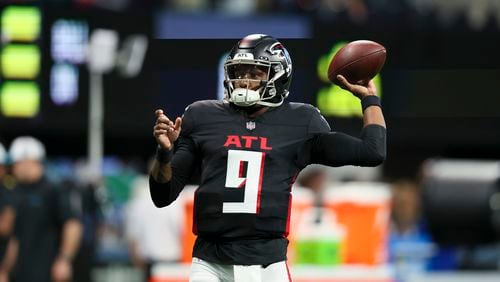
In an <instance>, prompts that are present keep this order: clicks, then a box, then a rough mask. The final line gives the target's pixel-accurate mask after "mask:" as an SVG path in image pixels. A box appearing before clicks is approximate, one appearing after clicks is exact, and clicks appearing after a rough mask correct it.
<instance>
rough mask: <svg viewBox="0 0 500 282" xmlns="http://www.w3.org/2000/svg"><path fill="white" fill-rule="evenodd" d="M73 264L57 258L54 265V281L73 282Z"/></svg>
mask: <svg viewBox="0 0 500 282" xmlns="http://www.w3.org/2000/svg"><path fill="white" fill-rule="evenodd" d="M71 272H72V271H71V262H70V261H69V260H67V259H64V258H56V260H55V261H54V264H53V265H52V281H54V282H69V281H71Z"/></svg>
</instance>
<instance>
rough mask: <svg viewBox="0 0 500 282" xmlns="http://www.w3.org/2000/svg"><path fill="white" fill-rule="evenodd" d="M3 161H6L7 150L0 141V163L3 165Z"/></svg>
mask: <svg viewBox="0 0 500 282" xmlns="http://www.w3.org/2000/svg"><path fill="white" fill-rule="evenodd" d="M5 163H7V152H6V151H5V147H4V146H3V145H2V143H0V165H4V164H5Z"/></svg>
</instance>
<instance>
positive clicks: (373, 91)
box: [337, 74, 377, 99]
mask: <svg viewBox="0 0 500 282" xmlns="http://www.w3.org/2000/svg"><path fill="white" fill-rule="evenodd" d="M337 79H338V81H339V82H340V87H342V88H343V89H345V90H347V91H349V92H351V93H352V94H353V95H354V96H356V97H358V98H359V99H363V98H364V97H366V96H370V95H375V96H377V88H376V87H375V83H373V80H370V81H369V82H368V83H366V84H352V83H350V82H349V81H347V79H346V78H345V77H344V76H342V75H340V74H339V75H337Z"/></svg>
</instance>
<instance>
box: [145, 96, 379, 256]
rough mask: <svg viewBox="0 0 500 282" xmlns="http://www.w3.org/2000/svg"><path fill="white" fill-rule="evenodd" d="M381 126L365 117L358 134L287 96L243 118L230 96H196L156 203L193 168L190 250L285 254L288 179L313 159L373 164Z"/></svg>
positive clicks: (175, 191)
mask: <svg viewBox="0 0 500 282" xmlns="http://www.w3.org/2000/svg"><path fill="white" fill-rule="evenodd" d="M385 148H386V130H385V127H383V126H381V125H378V124H368V125H365V126H364V127H363V129H362V130H361V138H356V137H352V136H349V135H346V134H343V133H340V132H330V127H329V125H328V123H327V122H326V121H325V119H324V118H323V117H322V116H321V114H320V113H319V111H318V110H317V109H316V108H314V107H313V106H311V105H307V104H301V103H288V102H285V103H284V104H283V105H281V106H280V107H276V108H269V109H268V110H267V112H265V113H263V114H261V115H259V116H258V117H256V118H248V117H247V116H246V115H244V114H242V113H241V112H240V111H238V109H237V108H236V107H234V106H232V105H230V104H229V103H226V102H222V101H200V102H196V103H193V104H192V105H190V106H189V107H188V108H186V111H185V113H184V116H183V124H182V130H181V134H180V137H179V139H178V140H177V142H176V145H175V153H174V155H173V158H172V161H171V166H172V179H171V180H170V181H169V182H167V183H158V182H156V181H155V180H154V178H152V177H150V191H151V197H152V199H153V202H154V203H155V205H157V206H158V207H162V206H166V205H169V204H170V203H171V202H172V201H174V200H175V199H176V198H177V196H178V195H179V193H180V191H181V190H182V188H183V187H184V185H185V184H186V183H187V182H188V180H189V179H190V178H191V175H192V173H193V171H196V170H197V168H199V169H200V171H201V180H200V185H199V187H198V189H197V190H196V192H195V200H194V222H193V223H194V226H193V232H194V233H195V234H196V235H198V237H197V240H196V243H195V246H194V249H193V256H195V257H198V258H201V259H204V260H207V261H210V262H216V263H226V264H243V265H252V264H253V265H255V264H261V265H266V264H270V263H273V262H277V261H281V260H285V259H286V249H287V244H288V241H287V239H286V237H287V235H288V228H289V216H290V207H291V201H292V196H291V193H290V192H291V186H292V184H293V183H294V181H295V177H296V176H297V174H298V173H299V172H300V170H301V169H302V168H304V167H305V166H307V165H308V164H310V163H319V164H324V165H329V166H342V165H346V164H350V165H360V166H376V165H378V164H380V163H381V162H382V161H383V160H384V159H385V154H386V149H385Z"/></svg>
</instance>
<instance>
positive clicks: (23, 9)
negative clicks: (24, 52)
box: [1, 6, 41, 42]
mask: <svg viewBox="0 0 500 282" xmlns="http://www.w3.org/2000/svg"><path fill="white" fill-rule="evenodd" d="M40 29H41V13H40V9H39V8H37V7H29V6H9V7H7V8H5V9H4V10H3V12H2V27H1V30H2V39H3V40H4V41H23V42H28V41H34V40H36V39H38V37H39V36H40Z"/></svg>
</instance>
